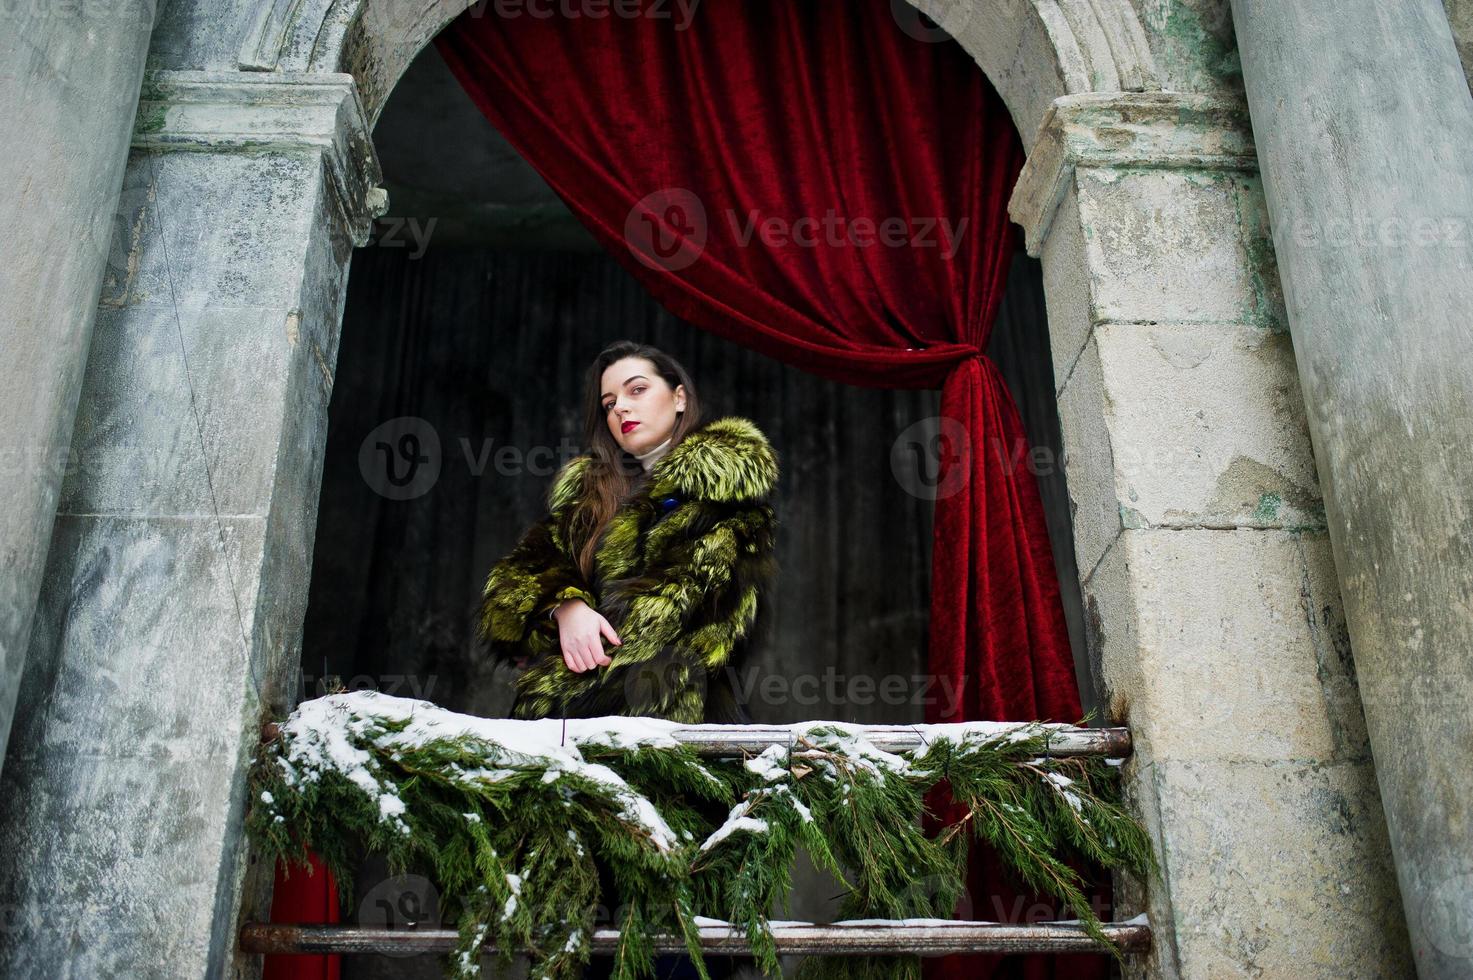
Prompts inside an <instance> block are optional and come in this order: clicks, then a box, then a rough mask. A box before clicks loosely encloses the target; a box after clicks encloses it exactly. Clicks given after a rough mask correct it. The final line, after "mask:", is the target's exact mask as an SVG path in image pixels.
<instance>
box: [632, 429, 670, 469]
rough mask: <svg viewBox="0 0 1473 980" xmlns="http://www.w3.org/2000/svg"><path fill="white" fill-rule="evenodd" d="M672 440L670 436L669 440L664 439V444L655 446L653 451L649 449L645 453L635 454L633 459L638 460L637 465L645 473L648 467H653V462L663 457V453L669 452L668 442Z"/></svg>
mask: <svg viewBox="0 0 1473 980" xmlns="http://www.w3.org/2000/svg"><path fill="white" fill-rule="evenodd" d="M674 438H675V437H674V436H673V435H672V436H671V437H670V438H669V439H666V440H665V441H664V442H662V443H660V444H659V445H658V446H656V447H655V448H654V449H651V450H650V451H649V452H647V453H640V454H635V456H634V458H635V459H637V460H639V465H641V466H643V467H644V471H645V472H646V473H648V472H649V471H650V467H652V466H654V465H655V462H656V461H657V460H658V459H659V458H660V457H661V456H663V455H665V453H666V452H668V451H669V449H670V441H671V440H672V439H674Z"/></svg>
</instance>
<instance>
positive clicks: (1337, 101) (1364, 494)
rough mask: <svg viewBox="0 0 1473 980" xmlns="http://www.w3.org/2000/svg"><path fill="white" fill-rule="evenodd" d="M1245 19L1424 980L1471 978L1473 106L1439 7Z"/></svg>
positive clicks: (1293, 8) (1293, 308)
mask: <svg viewBox="0 0 1473 980" xmlns="http://www.w3.org/2000/svg"><path fill="white" fill-rule="evenodd" d="M1233 6H1234V10H1235V11H1236V12H1237V14H1238V19H1239V23H1240V25H1241V30H1240V32H1239V36H1240V40H1241V45H1242V51H1243V58H1244V64H1245V66H1246V67H1248V68H1249V69H1251V71H1250V72H1249V73H1248V74H1247V76H1246V81H1247V93H1248V97H1249V101H1250V104H1251V106H1252V110H1253V123H1254V130H1255V132H1256V133H1257V135H1258V146H1259V156H1260V158H1261V159H1262V160H1263V162H1264V187H1265V191H1266V194H1267V200H1268V204H1269V208H1270V211H1271V213H1272V214H1273V217H1274V241H1275V244H1276V246H1277V254H1278V256H1279V258H1280V268H1281V269H1282V271H1283V282H1284V292H1285V295H1286V297H1287V299H1288V304H1289V312H1290V316H1291V318H1292V321H1293V328H1294V345H1295V353H1296V356H1297V361H1298V366H1299V371H1300V377H1301V379H1302V383H1303V388H1304V391H1305V394H1306V404H1307V408H1308V419H1309V424H1310V430H1311V432H1312V433H1313V437H1314V447H1315V455H1316V460H1317V463H1318V472H1319V474H1320V477H1321V486H1322V489H1323V490H1324V499H1325V511H1326V514H1327V516H1328V519H1329V520H1328V527H1329V532H1330V537H1331V540H1332V541H1333V543H1334V551H1335V560H1336V564H1337V566H1338V568H1339V572H1340V582H1341V589H1342V597H1343V600H1344V607H1345V611H1346V623H1347V627H1348V629H1349V633H1350V637H1351V641H1352V645H1353V648H1354V656H1355V667H1356V674H1357V677H1358V679H1359V688H1360V691H1361V694H1362V697H1363V703H1364V708H1365V720H1366V725H1367V730H1368V732H1369V738H1370V745H1371V747H1372V748H1373V749H1374V751H1375V756H1376V775H1377V780H1378V782H1379V785H1380V791H1381V798H1382V801H1383V803H1384V809H1385V813H1386V819H1387V827H1388V830H1389V834H1390V840H1391V845H1392V848H1393V851H1394V853H1395V857H1396V872H1397V877H1398V879H1399V883H1400V887H1401V893H1402V897H1403V899H1404V906H1405V912H1406V918H1407V924H1408V927H1409V930H1410V934H1411V942H1412V948H1413V950H1414V951H1415V954H1416V966H1417V974H1418V976H1420V977H1421V978H1423V980H1454V978H1457V980H1462V978H1465V977H1468V976H1469V975H1470V974H1473V834H1470V833H1469V831H1470V828H1473V781H1470V779H1469V762H1468V760H1469V757H1470V755H1473V457H1470V456H1469V453H1468V445H1469V442H1470V435H1473V431H1470V430H1473V379H1470V375H1469V371H1468V361H1467V352H1468V350H1469V349H1470V348H1473V324H1470V321H1469V311H1470V309H1473V276H1470V273H1473V223H1470V217H1469V216H1470V214H1473V171H1470V168H1469V166H1468V153H1469V149H1470V148H1473V94H1470V92H1469V88H1468V85H1467V77H1466V75H1465V70H1464V66H1463V64H1462V63H1460V61H1459V59H1458V52H1457V50H1456V46H1455V44H1454V37H1453V34H1452V32H1451V31H1450V30H1449V21H1448V19H1447V16H1446V14H1445V11H1444V9H1443V7H1442V5H1441V4H1439V3H1437V2H1436V0H1405V2H1402V3H1396V4H1383V3H1379V2H1377V0H1336V2H1335V3H1333V4H1329V3H1302V4H1280V3H1276V2H1260V0H1234V4H1233ZM1332 23H1333V24H1336V25H1337V27H1336V29H1334V30H1328V31H1327V30H1326V26H1327V25H1329V24H1332Z"/></svg>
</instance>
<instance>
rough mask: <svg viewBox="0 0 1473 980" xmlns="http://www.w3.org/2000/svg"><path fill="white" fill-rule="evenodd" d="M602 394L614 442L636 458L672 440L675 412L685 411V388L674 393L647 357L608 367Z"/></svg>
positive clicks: (601, 397)
mask: <svg viewBox="0 0 1473 980" xmlns="http://www.w3.org/2000/svg"><path fill="white" fill-rule="evenodd" d="M599 391H600V392H602V394H600V395H599V398H600V399H602V401H601V404H602V405H603V409H604V414H605V417H606V421H607V424H608V427H609V432H611V433H613V436H614V441H615V442H617V443H618V444H619V445H620V446H621V447H622V448H623V449H624V450H625V451H626V452H630V453H633V454H634V455H636V456H638V455H640V454H641V453H647V452H649V451H650V450H651V449H654V448H655V447H656V446H658V445H659V444H660V443H662V442H664V441H665V440H666V439H669V438H670V435H671V434H672V433H673V432H674V431H675V413H676V412H683V411H685V386H684V385H676V386H675V388H674V389H673V390H672V389H671V387H670V384H669V383H668V382H667V381H666V380H665V379H664V378H662V377H660V374H659V372H658V371H656V370H655V366H654V365H653V364H651V363H650V362H649V360H648V359H647V358H643V357H625V358H622V359H621V360H617V361H615V362H614V363H613V364H610V365H609V366H608V367H606V368H604V374H603V380H602V383H601V384H600V385H599ZM632 423H637V424H632Z"/></svg>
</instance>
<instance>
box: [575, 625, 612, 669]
mask: <svg viewBox="0 0 1473 980" xmlns="http://www.w3.org/2000/svg"><path fill="white" fill-rule="evenodd" d="M563 663H565V664H567V665H568V669H569V670H571V671H574V672H575V673H582V672H583V671H585V670H592V669H593V668H594V667H596V666H602V667H607V666H608V665H609V664H611V663H613V661H612V660H610V659H609V658H608V655H607V654H605V653H604V651H603V645H602V644H601V643H600V642H599V638H598V634H597V633H594V634H593V635H592V636H584V637H571V636H570V637H568V638H566V639H565V640H564V642H563Z"/></svg>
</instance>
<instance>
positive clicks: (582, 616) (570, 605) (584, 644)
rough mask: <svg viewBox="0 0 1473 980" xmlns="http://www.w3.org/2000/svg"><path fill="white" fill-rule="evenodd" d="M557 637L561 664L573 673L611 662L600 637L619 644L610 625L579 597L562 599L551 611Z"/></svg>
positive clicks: (616, 634)
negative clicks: (561, 650) (561, 658)
mask: <svg viewBox="0 0 1473 980" xmlns="http://www.w3.org/2000/svg"><path fill="white" fill-rule="evenodd" d="M553 615H554V616H555V617H556V618H557V632H558V640H559V641H560V642H561V643H562V646H563V663H565V664H567V665H568V669H569V670H571V671H573V672H574V673H582V672H583V671H585V670H592V669H593V668H594V667H595V666H597V667H607V666H608V665H609V664H611V663H613V661H612V660H610V659H609V656H608V654H606V653H604V645H603V637H608V638H609V641H610V642H611V643H613V644H615V645H618V644H620V643H623V642H624V641H623V640H621V639H619V634H618V633H615V632H614V627H612V626H610V625H609V621H608V620H607V619H604V618H603V616H601V615H600V614H599V613H597V612H595V611H594V610H592V609H590V608H589V607H588V603H586V602H584V601H583V600H582V599H564V600H563V601H562V602H561V603H559V604H558V607H557V611H556V612H554V613H553Z"/></svg>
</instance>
